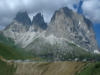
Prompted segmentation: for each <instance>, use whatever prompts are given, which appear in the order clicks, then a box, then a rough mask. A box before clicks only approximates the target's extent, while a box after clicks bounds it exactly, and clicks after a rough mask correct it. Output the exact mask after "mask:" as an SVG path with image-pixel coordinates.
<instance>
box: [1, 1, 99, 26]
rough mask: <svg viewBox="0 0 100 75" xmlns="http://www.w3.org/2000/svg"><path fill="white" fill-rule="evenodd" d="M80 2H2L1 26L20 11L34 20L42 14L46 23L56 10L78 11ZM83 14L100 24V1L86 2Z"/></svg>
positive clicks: (83, 6)
mask: <svg viewBox="0 0 100 75" xmlns="http://www.w3.org/2000/svg"><path fill="white" fill-rule="evenodd" d="M79 1H80V0H0V25H2V26H5V25H8V24H9V23H10V22H11V21H12V19H13V18H14V17H15V15H16V13H17V12H18V11H25V10H26V11H27V12H28V13H29V16H30V17H31V18H32V16H33V15H34V14H36V13H37V12H42V13H43V15H44V18H45V21H46V22H49V21H50V18H51V16H52V14H53V13H54V11H55V10H57V9H59V8H61V7H64V6H67V7H69V8H70V9H72V10H74V11H75V10H77V9H75V7H78V5H79ZM82 10H83V14H84V15H85V16H86V17H88V18H90V19H91V20H92V21H93V22H95V23H100V15H99V14H100V0H84V2H83V4H82ZM0 27H1V26H0Z"/></svg>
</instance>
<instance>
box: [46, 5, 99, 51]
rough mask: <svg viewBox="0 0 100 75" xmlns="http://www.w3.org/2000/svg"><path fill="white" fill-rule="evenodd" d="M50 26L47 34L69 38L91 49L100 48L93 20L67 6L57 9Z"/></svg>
mask: <svg viewBox="0 0 100 75" xmlns="http://www.w3.org/2000/svg"><path fill="white" fill-rule="evenodd" d="M48 26H49V27H48V30H47V35H50V34H53V35H54V36H56V37H58V38H64V39H67V40H69V41H72V42H74V43H75V44H78V45H79V46H81V47H83V48H86V49H88V50H89V51H93V50H97V49H98V48H97V42H96V40H95V34H94V31H93V24H92V23H91V21H89V20H88V19H86V18H85V17H84V16H82V15H79V14H77V13H76V12H73V11H72V10H70V9H68V8H67V7H64V8H61V9H59V10H57V11H56V12H55V13H54V15H53V17H52V19H51V22H50V23H49V25H48Z"/></svg>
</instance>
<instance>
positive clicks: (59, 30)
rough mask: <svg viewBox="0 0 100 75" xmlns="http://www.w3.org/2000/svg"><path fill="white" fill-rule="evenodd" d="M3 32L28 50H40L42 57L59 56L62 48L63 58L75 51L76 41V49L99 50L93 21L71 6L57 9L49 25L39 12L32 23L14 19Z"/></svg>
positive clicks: (92, 51) (33, 51) (91, 51)
mask: <svg viewBox="0 0 100 75" xmlns="http://www.w3.org/2000/svg"><path fill="white" fill-rule="evenodd" d="M25 14H26V13H25ZM20 16H22V17H23V15H20ZM27 16H28V15H27ZM24 17H25V16H24ZM19 20H20V19H19ZM20 21H22V22H23V21H24V20H20ZM26 22H27V21H26ZM25 24H26V23H25ZM3 34H4V35H5V36H6V37H10V38H13V39H14V41H15V44H16V45H19V46H20V47H22V48H24V49H25V50H26V51H32V53H35V52H36V54H38V53H39V55H40V56H41V55H43V54H44V56H45V55H47V54H48V53H50V56H51V55H54V56H55V57H56V58H57V55H55V54H56V52H58V51H59V52H61V53H62V54H61V57H62V56H63V53H66V54H65V55H67V53H68V52H70V53H71V51H74V46H73V45H72V44H75V48H76V49H80V48H82V49H83V50H85V51H88V52H90V53H94V51H98V47H97V42H96V39H95V33H94V31H93V26H92V23H91V22H90V21H89V20H88V19H86V18H85V17H84V16H82V15H79V14H77V13H76V12H73V11H72V10H71V9H69V8H67V7H64V8H60V9H59V10H57V11H55V13H54V15H53V17H52V18H51V21H50V23H49V24H46V23H45V21H44V18H43V16H42V14H41V13H37V15H36V16H34V17H33V21H32V22H31V25H24V23H20V22H18V20H17V21H13V22H12V23H11V24H10V25H9V27H8V28H6V29H5V30H4V31H3ZM69 43H71V45H69ZM54 46H55V47H54ZM50 47H51V48H50ZM71 47H73V48H71ZM51 53H52V54H51ZM71 54H72V53H71ZM51 57H52V56H51Z"/></svg>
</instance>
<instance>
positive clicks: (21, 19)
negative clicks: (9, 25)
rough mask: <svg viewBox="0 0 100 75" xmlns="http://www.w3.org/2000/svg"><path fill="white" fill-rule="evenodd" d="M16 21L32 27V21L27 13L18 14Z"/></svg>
mask: <svg viewBox="0 0 100 75" xmlns="http://www.w3.org/2000/svg"><path fill="white" fill-rule="evenodd" d="M14 19H15V20H16V21H18V22H20V23H22V24H24V25H31V20H30V18H29V16H28V13H27V12H26V11H25V12H18V13H17V15H16V17H15V18H14Z"/></svg>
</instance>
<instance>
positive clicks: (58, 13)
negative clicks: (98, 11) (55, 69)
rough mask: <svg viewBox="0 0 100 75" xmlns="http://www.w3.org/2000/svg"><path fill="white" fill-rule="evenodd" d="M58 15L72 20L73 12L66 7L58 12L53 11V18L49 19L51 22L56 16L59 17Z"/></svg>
mask: <svg viewBox="0 0 100 75" xmlns="http://www.w3.org/2000/svg"><path fill="white" fill-rule="evenodd" d="M60 14H61V15H62V14H65V16H66V17H70V18H72V16H73V11H72V10H71V9H69V8H68V7H63V8H60V9H59V10H57V11H55V13H54V15H53V17H52V18H51V21H54V20H55V19H56V16H59V15H60Z"/></svg>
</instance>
